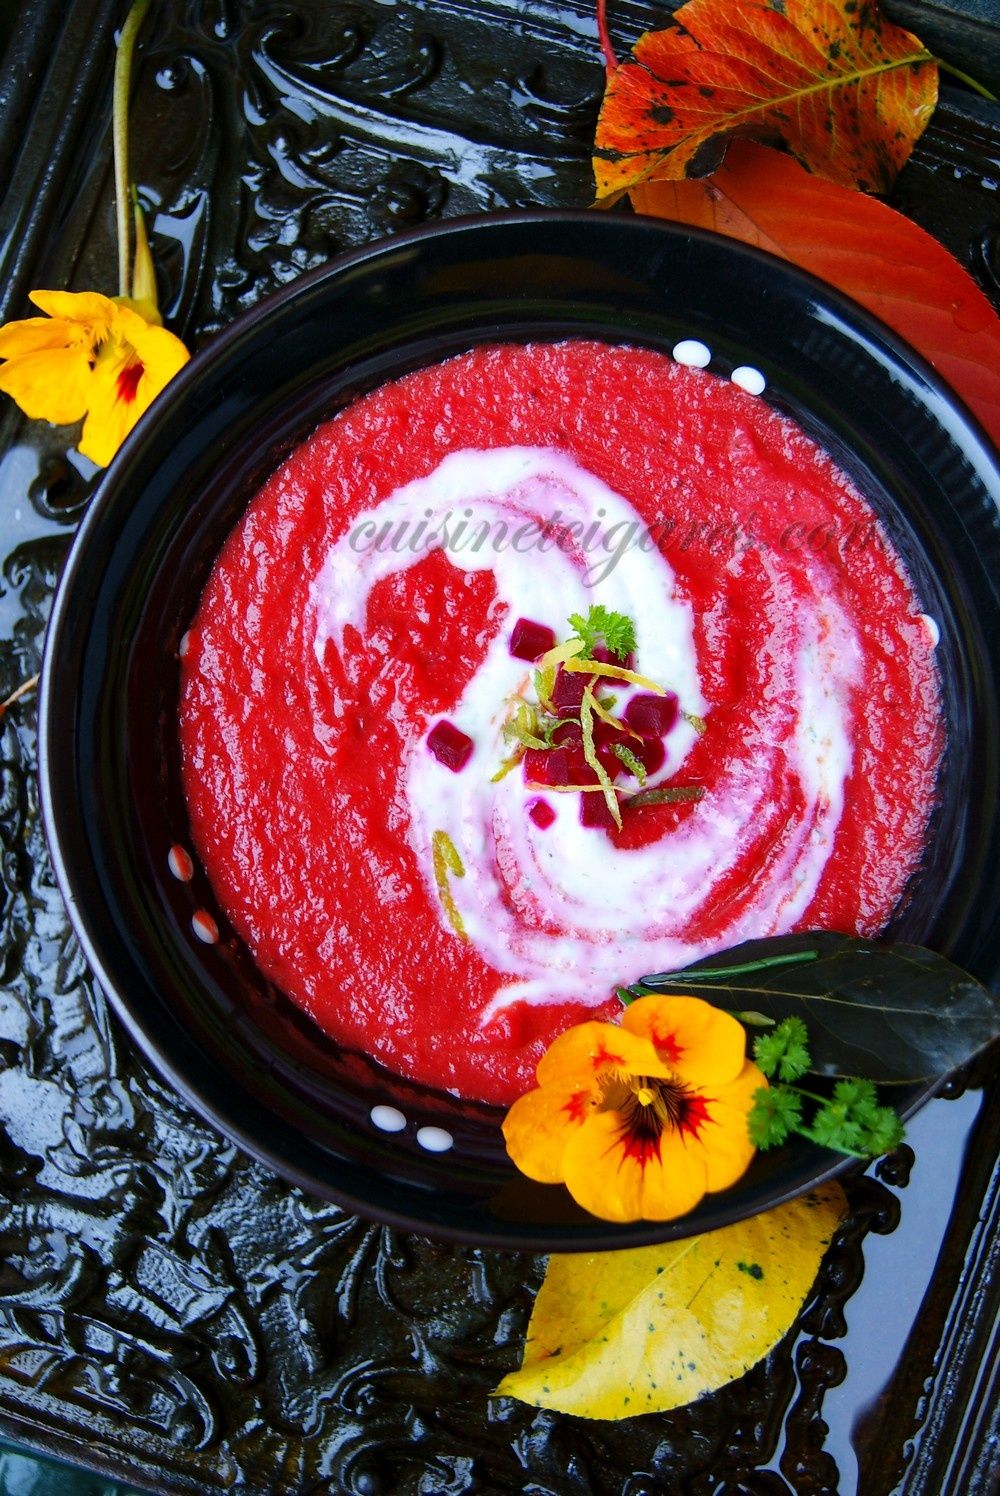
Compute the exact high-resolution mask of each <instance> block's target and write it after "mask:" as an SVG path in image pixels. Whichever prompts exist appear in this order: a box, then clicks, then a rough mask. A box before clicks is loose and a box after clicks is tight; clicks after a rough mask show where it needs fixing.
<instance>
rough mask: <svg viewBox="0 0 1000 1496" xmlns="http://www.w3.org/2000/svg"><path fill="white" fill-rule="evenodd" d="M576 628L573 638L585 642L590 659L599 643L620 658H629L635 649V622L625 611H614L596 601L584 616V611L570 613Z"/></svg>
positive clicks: (573, 625)
mask: <svg viewBox="0 0 1000 1496" xmlns="http://www.w3.org/2000/svg"><path fill="white" fill-rule="evenodd" d="M569 621H570V624H571V625H572V627H573V629H574V633H573V634H572V636H571V637H572V638H574V639H580V640H582V642H583V653H584V655H586V656H587V657H589V658H590V659H593V657H594V650H595V649H596V648H597V646H598V645H599V644H603V645H604V647H605V648H606V649H607V650H608V651H609V652H610V653H611V654H613V655H615V656H616V657H617V658H618V659H619V660H624V659H627V658H628V656H629V655H630V654H631V653H632V651H633V650H634V649H635V624H634V623H633V622H632V620H631V618H629V617H628V616H627V615H626V614H625V613H613V612H612V611H611V610H610V609H608V608H605V607H604V606H603V605H602V604H601V603H595V604H594V605H593V606H592V607H591V609H590V612H589V613H588V614H587V616H586V618H584V616H583V614H582V613H572V614H570V620H569Z"/></svg>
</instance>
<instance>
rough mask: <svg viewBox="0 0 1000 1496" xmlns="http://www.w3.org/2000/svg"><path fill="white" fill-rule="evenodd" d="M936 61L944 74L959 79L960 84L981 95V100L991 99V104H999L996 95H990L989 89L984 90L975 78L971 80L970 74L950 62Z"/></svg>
mask: <svg viewBox="0 0 1000 1496" xmlns="http://www.w3.org/2000/svg"><path fill="white" fill-rule="evenodd" d="M935 61H936V63H937V65H938V67H939V68H940V69H941V71H942V73H948V74H949V75H950V76H951V77H952V78H958V79H959V80H960V82H962V83H964V84H965V85H966V86H967V87H968V88H971V89H972V90H973V91H974V92H975V93H977V94H979V95H980V97H981V98H983V99H989V101H990V103H991V104H995V103H996V102H997V96H996V94H992V93H990V91H989V89H988V88H984V87H983V85H982V84H981V83H977V82H976V80H975V78H970V77H969V75H968V73H963V72H962V69H961V68H956V67H953V66H952V64H951V63H950V62H942V61H941V58H940V57H937V58H935Z"/></svg>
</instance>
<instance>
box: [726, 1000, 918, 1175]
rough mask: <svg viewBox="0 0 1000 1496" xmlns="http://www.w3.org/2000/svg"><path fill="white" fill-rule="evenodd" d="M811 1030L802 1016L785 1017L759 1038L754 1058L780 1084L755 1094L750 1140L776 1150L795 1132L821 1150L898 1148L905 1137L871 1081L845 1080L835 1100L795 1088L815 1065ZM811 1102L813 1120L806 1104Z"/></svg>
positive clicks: (861, 1153)
mask: <svg viewBox="0 0 1000 1496" xmlns="http://www.w3.org/2000/svg"><path fill="white" fill-rule="evenodd" d="M808 1039H809V1035H808V1031H807V1029H806V1026H805V1024H804V1023H803V1022H802V1019H801V1018H785V1019H784V1020H783V1021H782V1022H781V1023H779V1024H778V1025H777V1027H776V1028H774V1029H773V1030H772V1031H771V1032H770V1033H769V1034H759V1035H758V1036H757V1038H756V1039H755V1040H754V1044H753V1054H754V1059H755V1060H756V1061H757V1064H758V1065H759V1066H760V1068H761V1070H762V1071H763V1073H764V1074H765V1075H767V1076H770V1077H772V1078H775V1077H777V1080H776V1083H775V1084H773V1085H771V1086H769V1087H768V1088H767V1089H764V1088H763V1087H762V1088H761V1089H760V1090H758V1091H756V1092H755V1093H754V1098H753V1106H752V1107H751V1109H750V1114H749V1116H748V1118H747V1127H748V1129H749V1132H750V1140H751V1142H753V1143H754V1144H755V1146H756V1147H758V1148H765V1149H766V1148H776V1147H778V1146H779V1145H780V1144H781V1143H784V1142H785V1141H786V1140H787V1139H788V1138H789V1137H790V1136H791V1135H792V1134H793V1133H798V1134H799V1135H800V1136H801V1137H804V1138H808V1139H809V1141H810V1142H812V1143H816V1144H818V1145H819V1147H821V1148H832V1149H833V1150H834V1151H835V1152H837V1153H849V1154H851V1155H852V1156H854V1157H856V1158H875V1157H876V1156H877V1155H878V1154H880V1153H887V1152H889V1151H890V1150H891V1149H893V1148H898V1146H899V1144H900V1143H901V1142H902V1141H903V1137H904V1135H905V1133H904V1128H903V1124H902V1122H901V1121H900V1120H899V1117H898V1116H897V1115H896V1113H895V1112H894V1111H893V1109H892V1107H890V1106H881V1105H880V1104H879V1100H878V1092H877V1091H876V1089H875V1086H874V1083H873V1082H872V1081H870V1080H861V1079H858V1077H856V1076H850V1077H848V1078H846V1079H844V1080H839V1081H838V1082H837V1084H836V1085H835V1086H834V1088H833V1095H832V1096H828V1097H827V1096H818V1095H816V1093H815V1092H813V1091H806V1090H804V1089H803V1088H802V1087H801V1086H796V1085H792V1084H790V1082H792V1081H793V1080H797V1079H799V1078H800V1077H801V1076H803V1075H805V1074H806V1072H807V1071H808V1070H809V1068H810V1066H811V1063H812V1062H811V1060H810V1057H809V1044H808ZM806 1104H811V1105H812V1106H813V1112H812V1116H811V1119H810V1118H807V1117H806V1115H805V1112H804V1106H805V1105H806Z"/></svg>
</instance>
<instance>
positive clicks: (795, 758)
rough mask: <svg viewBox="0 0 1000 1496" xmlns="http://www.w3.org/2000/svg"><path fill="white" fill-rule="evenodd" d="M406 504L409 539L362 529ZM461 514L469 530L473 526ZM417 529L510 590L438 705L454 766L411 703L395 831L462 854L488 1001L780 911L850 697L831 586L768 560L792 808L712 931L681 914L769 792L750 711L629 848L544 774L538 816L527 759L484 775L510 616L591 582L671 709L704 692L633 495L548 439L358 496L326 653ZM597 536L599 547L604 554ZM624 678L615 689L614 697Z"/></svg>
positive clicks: (564, 606)
mask: <svg viewBox="0 0 1000 1496" xmlns="http://www.w3.org/2000/svg"><path fill="white" fill-rule="evenodd" d="M463 521H464V524H463V523H462V522H463ZM421 523H422V528H421V529H420V531H419V534H420V536H421V543H420V544H419V545H416V546H414V547H413V548H410V547H408V545H407V544H406V543H405V542H404V543H403V544H402V545H401V546H399V548H398V549H397V548H393V546H392V544H391V543H378V542H379V537H383V541H384V542H391V537H392V536H398V535H409V536H413V535H415V534H416V533H417V527H418V526H420V525H421ZM553 523H556V524H557V525H559V526H560V527H562V526H571V527H574V534H575V536H576V543H575V544H573V545H571V546H568V545H567V546H562V545H560V544H557V543H556V541H555V539H554V538H553V539H551V543H545V539H544V536H545V533H547V532H545V528H544V527H546V526H551V525H552V524H553ZM400 525H405V529H404V530H400V529H399V526H400ZM460 526H461V528H460ZM477 536H482V537H484V538H483V540H482V543H481V544H480V545H479V546H478V548H474V544H473V543H474V541H475V539H476V537H477ZM428 540H429V541H430V546H431V548H439V549H442V550H443V551H444V553H445V555H446V556H447V557H448V559H449V561H451V563H452V564H453V565H454V566H455V567H457V568H458V569H459V570H461V571H466V572H467V571H473V570H481V569H483V568H489V569H491V570H492V571H493V573H494V576H495V580H496V586H497V595H498V601H499V602H500V603H502V605H503V606H505V607H506V609H507V619H506V626H501V628H500V630H499V632H498V633H497V635H496V637H495V638H494V639H493V641H492V643H491V644H490V645H489V647H488V649H487V651H486V655H485V658H484V659H483V661H482V663H481V664H480V666H479V668H478V669H477V670H476V672H475V674H474V675H473V677H472V679H471V680H470V682H469V684H468V686H467V687H466V689H465V690H464V691H463V693H462V695H461V697H460V699H459V700H458V702H457V703H456V704H455V707H454V709H453V710H452V711H450V712H449V713H448V718H449V720H450V721H452V722H454V723H455V724H456V726H458V727H459V728H461V730H462V731H463V732H465V733H467V734H468V736H469V737H470V738H471V739H472V742H473V745H474V747H473V752H472V756H471V758H470V759H469V761H468V763H467V764H466V766H465V767H464V769H463V770H462V771H461V772H460V773H457V774H456V773H454V772H452V771H451V770H450V769H448V768H446V767H445V766H444V765H443V764H441V763H439V762H438V760H437V759H436V758H435V757H434V756H433V755H432V754H431V753H430V752H429V751H428V750H427V748H426V734H427V731H428V730H429V728H430V727H431V726H433V722H434V719H433V718H432V719H428V720H427V721H425V722H424V723H422V724H420V726H421V729H422V730H421V731H420V732H419V734H418V735H415V736H414V738H413V740H412V741H411V742H410V744H409V745H408V749H407V753H406V757H405V761H404V764H403V773H404V775H405V782H406V794H407V800H408V805H409V813H410V826H409V836H410V840H411V844H412V846H413V849H414V851H415V853H416V855H417V857H418V859H419V861H420V865H421V866H422V867H423V868H424V869H425V870H426V877H427V880H428V885H429V887H430V888H431V889H432V890H433V881H432V876H431V866H432V854H431V839H432V836H433V834H434V832H435V831H439V830H440V831H445V832H446V833H447V834H448V836H449V837H450V838H451V840H452V842H453V843H454V845H455V847H456V848H457V850H458V852H459V855H460V856H461V858H462V861H463V864H464V866H465V869H466V876H465V877H464V878H461V879H456V880H454V882H453V884H452V892H453V895H454V898H455V902H456V905H457V907H458V910H459V912H460V913H461V916H462V920H463V922H464V925H465V929H466V932H467V934H468V936H469V938H470V940H471V941H472V942H473V943H474V945H475V946H476V948H477V949H478V950H479V952H480V953H481V954H482V956H483V958H484V959H485V960H486V961H487V962H488V963H489V964H490V965H491V966H492V967H493V968H494V969H495V970H497V971H499V972H502V973H505V974H506V975H508V976H509V977H510V978H511V980H510V981H509V982H507V983H506V984H505V985H504V986H503V987H502V988H501V989H500V990H499V992H498V993H497V994H496V996H495V998H494V999H493V1002H492V1003H491V1004H490V1007H489V1009H488V1010H487V1012H486V1013H485V1014H484V1016H483V1022H487V1021H488V1020H489V1017H490V1016H491V1014H492V1013H494V1012H496V1011H497V1009H498V1008H499V1007H502V1006H504V1005H506V1004H508V1003H510V1002H512V1001H514V1000H518V999H520V1000H526V1001H529V1002H548V1001H564V1000H566V999H573V1000H576V1001H584V1002H587V1001H592V1002H593V1003H594V1004H597V1003H600V1002H602V1001H603V1000H604V999H605V998H606V997H607V994H608V990H609V988H610V987H611V986H612V985H613V984H614V983H616V982H622V981H625V982H627V981H632V980H635V979H636V978H637V977H638V976H640V975H642V974H643V973H645V972H649V971H652V970H657V969H664V968H670V967H677V966H681V965H684V964H686V963H687V962H689V961H692V960H695V959H697V958H698V957H699V956H702V955H706V954H708V953H709V952H710V951H711V950H715V949H719V948H722V947H725V946H729V945H732V944H735V943H736V942H738V941H739V940H743V939H749V938H752V937H757V936H764V935H769V934H778V933H782V932H784V931H786V930H788V929H790V928H791V927H792V926H793V925H794V923H795V922H796V920H797V919H799V918H800V916H801V915H802V914H803V913H804V911H805V910H806V908H807V907H808V905H809V903H810V900H811V899H812V897H813V895H814V893H815V891H816V887H817V885H818V882H819V879H820V876H821V874H822V871H823V868H824V867H825V865H826V862H827V860H828V858H829V855H830V852H831V848H832V845H833V839H834V834H835V832H836V829H837V825H838V823H839V821H840V817H841V814H842V810H843V803H844V783H845V780H846V778H847V775H848V773H849V771H850V766H851V742H850V736H849V732H848V725H847V724H848V722H849V711H848V709H847V708H848V703H847V699H846V698H847V693H848V691H849V687H850V685H851V683H852V681H853V680H854V678H855V676H856V673H857V670H858V668H859V662H860V658H861V651H860V645H859V642H858V639H857V637H856V635H855V633H854V630H853V628H852V626H851V624H850V622H849V621H848V619H847V618H846V616H845V615H844V613H843V611H842V610H841V609H840V608H839V607H838V606H837V605H836V603H834V602H833V601H832V600H831V599H830V598H829V596H825V597H824V596H820V595H817V596H815V597H814V598H812V599H803V597H802V596H801V593H798V592H796V591H795V590H794V589H793V587H792V585H791V583H790V582H789V581H788V580H787V579H786V578H784V577H783V575H782V572H781V569H780V567H779V566H776V565H775V564H773V563H771V564H769V565H768V582H769V585H770V587H771V589H772V593H773V595H774V597H775V598H776V600H777V602H778V607H777V608H776V610H775V612H776V616H779V617H780V618H781V619H782V624H781V629H780V632H781V635H782V637H780V638H776V639H775V640H774V648H773V654H774V658H773V662H772V663H773V675H772V683H773V689H774V691H775V692H776V693H779V692H784V693H785V694H786V695H787V694H788V693H789V692H791V693H792V695H793V696H794V700H793V701H792V702H791V703H790V708H791V713H792V719H793V723H794V726H793V731H792V733H791V736H790V738H789V739H788V740H787V741H786V742H785V743H784V744H783V745H782V747H781V749H780V751H781V753H782V754H783V755H784V757H785V760H786V763H785V771H786V772H787V773H788V774H790V775H792V776H794V778H795V779H796V780H797V782H798V794H797V795H796V797H795V801H796V805H797V806H798V807H801V809H800V812H799V813H798V814H797V815H796V816H795V818H794V819H793V820H791V821H789V823H788V825H787V826H786V827H785V828H784V829H783V831H782V834H781V836H780V837H779V838H778V840H777V842H776V844H775V845H774V846H772V847H771V849H770V854H769V856H768V857H767V859H766V860H765V862H764V864H763V865H762V866H761V867H760V869H759V872H758V876H757V880H756V885H755V888H754V893H753V898H752V899H751V900H750V901H749V902H747V901H743V902H742V905H741V911H740V912H739V913H738V914H736V915H734V917H733V920H732V922H731V923H730V924H729V925H727V926H726V927H725V928H724V929H722V930H721V932H719V933H717V935H716V936H715V937H713V938H712V939H711V940H692V939H691V938H690V937H689V936H687V935H686V934H685V933H684V932H685V930H686V929H687V928H688V927H689V926H691V925H692V923H693V922H695V921H696V916H697V914H698V911H699V909H700V908H701V907H702V906H703V905H704V904H705V902H706V900H707V899H708V898H709V897H710V895H711V892H712V890H713V888H715V887H716V885H717V884H718V883H719V881H720V880H722V879H724V878H725V877H726V875H727V873H729V872H731V870H732V869H733V868H734V867H735V866H736V864H737V861H738V858H739V856H740V852H741V849H742V848H743V847H744V846H745V844H746V837H747V835H748V831H749V828H753V827H754V825H755V823H756V822H757V820H758V818H759V817H760V816H762V815H763V813H764V812H765V810H766V809H767V804H766V802H767V797H768V795H769V793H770V789H769V786H770V782H771V780H770V773H769V771H770V769H771V767H772V766H773V761H774V756H775V751H776V747H775V744H774V743H773V742H771V741H770V740H769V738H768V734H767V731H766V730H763V731H762V733H761V735H760V738H759V740H758V741H754V740H753V738H752V737H750V738H747V739H746V740H745V741H744V743H743V744H742V745H741V752H740V753H739V755H737V756H735V757H734V758H733V760H732V762H731V764H730V766H729V767H728V768H727V769H726V771H725V773H724V774H723V775H722V776H721V777H720V778H719V780H718V781H717V782H716V783H714V784H713V785H711V786H710V787H709V789H708V793H707V794H706V795H705V798H704V799H703V800H702V801H701V802H699V803H698V804H697V805H696V806H695V807H693V809H692V810H691V812H690V813H689V814H688V815H686V816H685V817H684V819H683V821H682V823H681V825H680V826H679V827H678V828H677V829H676V830H675V831H674V832H673V833H672V834H671V835H670V836H669V838H667V839H665V840H661V841H659V842H656V843H654V844H652V845H649V846H646V847H642V848H638V849H634V850H626V849H619V848H616V847H615V846H614V845H613V844H612V843H611V841H610V840H609V839H608V837H607V836H605V835H604V834H603V832H600V831H598V830H594V829H592V828H587V827H584V826H582V825H581V824H580V819H579V797H578V796H576V795H565V794H562V795H561V794H557V793H553V794H550V795H548V796H547V798H548V800H549V802H550V804H551V806H552V809H553V810H554V811H555V821H554V822H553V823H552V824H551V825H550V826H548V827H546V828H545V829H544V830H543V829H540V828H539V827H538V826H537V825H536V824H535V823H534V821H533V820H532V818H531V817H530V816H529V814H528V805H529V803H530V802H531V801H532V800H533V799H534V798H536V796H537V794H538V791H537V790H532V789H529V788H528V787H527V784H526V782H525V779H524V776H523V774H521V773H520V772H514V773H510V774H508V775H506V777H504V778H503V779H501V780H500V781H499V782H497V783H494V782H493V781H492V776H493V774H494V773H495V772H496V769H497V766H498V764H499V763H500V760H501V759H502V758H503V757H504V755H505V753H506V751H507V749H506V747H505V745H504V743H503V739H502V731H501V730H502V726H503V722H504V719H505V716H506V714H507V711H508V699H509V697H510V696H511V694H512V693H514V692H516V691H518V690H519V689H522V688H523V687H524V685H525V684H526V680H527V676H528V669H529V667H527V666H526V665H525V663H524V662H523V661H521V660H517V659H514V658H512V657H511V655H510V652H509V648H508V643H509V634H510V626H511V625H512V624H513V623H514V621H515V620H516V619H517V618H519V617H526V618H530V619H533V620H535V621H537V622H539V623H543V624H547V625H548V626H549V627H550V628H552V629H553V631H554V632H555V634H556V636H557V638H562V637H564V636H565V633H566V620H567V618H568V617H569V615H570V614H571V613H574V612H582V613H586V612H587V609H588V607H589V606H590V605H591V604H592V603H593V602H600V603H602V604H604V606H605V607H608V608H611V609H615V610H617V611H620V612H624V613H627V614H628V615H629V616H630V617H631V618H632V619H633V620H634V622H635V626H636V640H637V656H638V662H639V668H640V669H641V671H642V672H643V674H645V675H647V676H649V677H651V678H653V679H654V680H657V681H659V682H661V683H662V684H664V685H666V686H668V687H669V688H670V689H671V690H673V691H675V692H676V693H677V695H678V696H679V698H680V701H681V704H682V706H683V707H684V709H685V710H686V711H687V712H689V713H692V714H696V715H699V716H707V715H708V714H709V712H710V708H709V706H708V705H707V704H706V703H705V701H704V700H703V698H702V694H701V688H700V684H699V676H698V662H697V657H696V651H695V643H694V622H693V618H692V614H691V609H690V607H689V605H688V604H687V603H686V602H685V601H683V600H682V599H680V598H678V597H677V595H676V590H675V585H674V574H673V572H672V570H671V568H670V566H669V565H668V563H667V561H666V560H665V559H664V557H663V555H662V554H661V552H660V551H659V549H658V548H657V547H656V545H655V544H654V543H653V542H652V540H651V538H650V537H649V534H648V531H647V529H646V526H645V524H644V522H643V520H642V519H641V517H640V515H639V514H638V513H637V511H636V510H635V509H634V508H633V507H632V505H630V504H629V503H627V502H626V500H625V499H623V498H622V497H621V496H620V495H618V494H616V493H614V492H612V490H611V489H609V488H608V487H607V486H606V485H605V484H604V483H602V482H601V481H600V480H599V479H598V478H596V477H595V476H594V475H593V474H591V473H589V472H587V471H586V470H584V469H583V468H582V467H580V466H579V465H578V464H577V463H576V462H574V461H573V460H572V459H570V458H569V457H567V456H566V455H564V454H562V453H560V452H557V451H550V450H544V449H535V448H522V447H505V448H501V449H497V450H493V451H462V452H456V453H452V454H451V455H450V456H448V457H446V458H445V459H444V460H443V461H442V462H441V463H440V465H439V466H438V467H437V468H436V469H435V470H434V471H433V472H432V473H431V474H429V476H428V477H426V478H423V479H420V480H418V481H416V482H413V483H409V484H407V485H405V486H404V487H402V488H399V489H397V490H396V491H395V492H394V493H392V494H391V495H390V496H389V498H387V499H386V500H385V501H384V502H383V503H381V504H379V505H378V506H377V507H376V508H375V509H373V510H371V511H369V512H367V513H366V514H363V515H361V516H360V517H359V519H358V521H357V522H356V523H355V525H354V527H353V528H352V530H351V532H350V534H348V535H345V536H344V537H342V538H341V540H340V541H338V542H337V544H336V545H335V546H334V547H333V548H332V549H331V551H330V552H329V554H328V555H327V557H326V560H325V562H324V565H323V567H322V569H321V571H320V574H319V575H318V577H317V578H316V579H315V581H314V583H313V586H312V602H313V606H314V607H315V612H316V634H315V648H316V652H317V656H318V658H319V659H320V661H321V662H322V659H323V656H324V651H325V648H326V645H327V642H328V641H330V642H332V643H333V644H334V646H335V647H336V648H337V649H338V650H339V651H341V652H342V651H343V649H344V631H345V629H346V627H347V626H348V625H352V626H353V627H354V628H356V629H357V630H359V632H361V633H362V634H363V633H364V631H365V627H366V621H367V609H368V599H369V596H370V593H371V590H372V588H373V586H374V585H375V584H376V582H378V581H379V580H380V579H381V578H383V577H385V576H387V575H390V574H391V573H393V572H395V571H399V570H402V569H405V568H406V567H408V566H411V565H413V564H414V563H415V562H416V561H417V560H419V559H420V557H421V556H423V555H425V554H426V553H427V549H428ZM588 540H592V543H591V544H589V545H588ZM626 541H629V542H630V543H628V544H627V545H626V544H625V542H626ZM611 554H614V555H615V556H616V561H615V564H614V565H613V566H611V567H610V568H609V567H608V564H607V563H608V559H609V556H610V555H611ZM765 564H767V563H765ZM789 659H791V660H793V661H794V668H793V669H792V670H791V672H789V669H788V661H789ZM770 668H771V665H770V664H768V662H765V669H770ZM789 676H791V683H789ZM627 690H628V688H625V692H616V694H617V695H618V701H619V707H621V706H622V705H623V704H624V694H625V693H626V692H627ZM694 741H695V732H694V729H693V728H692V727H691V726H690V724H689V723H688V722H687V721H685V719H684V718H683V717H679V718H678V721H677V723H676V725H675V726H674V728H673V729H672V730H671V732H670V733H669V735H668V737H667V739H666V749H667V759H666V763H665V764H664V766H663V768H662V769H661V770H660V771H659V772H658V773H657V774H656V775H654V776H651V778H650V781H649V782H650V784H655V783H656V782H659V781H665V780H669V779H670V778H672V777H673V776H674V775H675V774H676V773H677V770H678V769H679V767H680V766H681V765H682V763H683V762H684V759H685V757H686V756H687V754H688V752H689V751H690V749H691V747H692V744H693V743H694ZM449 934H450V932H449Z"/></svg>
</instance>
